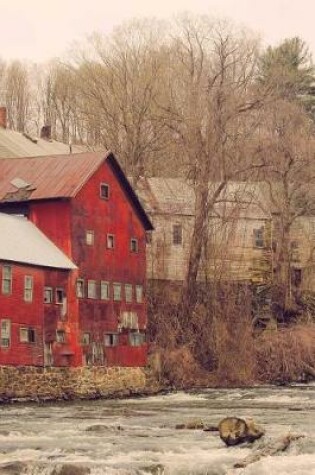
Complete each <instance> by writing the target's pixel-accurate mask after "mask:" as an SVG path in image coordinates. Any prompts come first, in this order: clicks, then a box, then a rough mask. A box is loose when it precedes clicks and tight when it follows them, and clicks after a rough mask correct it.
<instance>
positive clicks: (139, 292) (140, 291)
mask: <svg viewBox="0 0 315 475" xmlns="http://www.w3.org/2000/svg"><path fill="white" fill-rule="evenodd" d="M136 301H137V303H142V302H143V286H142V285H136Z"/></svg>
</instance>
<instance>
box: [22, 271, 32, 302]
mask: <svg viewBox="0 0 315 475" xmlns="http://www.w3.org/2000/svg"><path fill="white" fill-rule="evenodd" d="M24 300H25V302H32V300H33V277H32V276H31V275H26V276H25V277H24Z"/></svg>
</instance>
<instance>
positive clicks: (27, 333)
mask: <svg viewBox="0 0 315 475" xmlns="http://www.w3.org/2000/svg"><path fill="white" fill-rule="evenodd" d="M35 341H36V335H35V330H34V328H30V327H21V328H20V342H21V343H35Z"/></svg>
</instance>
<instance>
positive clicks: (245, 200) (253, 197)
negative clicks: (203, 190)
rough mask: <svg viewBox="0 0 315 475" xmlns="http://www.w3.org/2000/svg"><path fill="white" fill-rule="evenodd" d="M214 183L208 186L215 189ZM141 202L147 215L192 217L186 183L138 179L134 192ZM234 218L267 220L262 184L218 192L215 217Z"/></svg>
mask: <svg viewBox="0 0 315 475" xmlns="http://www.w3.org/2000/svg"><path fill="white" fill-rule="evenodd" d="M217 186H218V183H209V189H210V188H213V189H215V188H216V187H217ZM137 191H138V193H139V196H140V199H141V202H142V204H143V206H144V208H145V210H146V211H147V212H148V213H149V214H152V215H153V214H171V215H184V216H194V215H195V192H194V187H193V186H192V185H191V184H189V182H187V181H185V180H183V179H177V178H142V179H141V180H140V182H139V183H138V189H137ZM236 206H237V209H238V216H239V217H241V216H244V217H245V216H246V217H255V218H264V217H269V214H270V213H269V210H270V203H269V200H268V192H267V190H266V186H265V185H264V184H263V183H260V182H257V183H253V182H251V183H245V182H230V183H228V184H227V186H226V188H225V189H223V190H222V192H221V194H220V196H219V198H218V199H217V202H216V204H215V209H214V211H215V213H217V214H218V215H223V214H225V213H226V212H227V211H228V212H230V213H233V209H235V207H236Z"/></svg>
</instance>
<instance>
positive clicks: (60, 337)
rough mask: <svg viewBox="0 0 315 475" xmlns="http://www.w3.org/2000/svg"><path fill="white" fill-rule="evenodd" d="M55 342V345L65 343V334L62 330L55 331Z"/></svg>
mask: <svg viewBox="0 0 315 475" xmlns="http://www.w3.org/2000/svg"><path fill="white" fill-rule="evenodd" d="M56 341H57V343H65V342H66V332H65V331H64V330H56Z"/></svg>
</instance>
